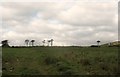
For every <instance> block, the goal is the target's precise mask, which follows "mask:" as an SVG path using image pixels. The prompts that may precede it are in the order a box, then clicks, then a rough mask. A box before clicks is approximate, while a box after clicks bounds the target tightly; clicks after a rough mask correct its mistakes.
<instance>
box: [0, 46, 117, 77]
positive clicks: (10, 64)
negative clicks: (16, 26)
mask: <svg viewBox="0 0 120 77" xmlns="http://www.w3.org/2000/svg"><path fill="white" fill-rule="evenodd" d="M2 51H3V52H2V56H3V75H116V74H118V71H117V68H118V48H117V47H100V48H97V47H95V48H92V47H83V48H81V47H32V48H3V50H2Z"/></svg>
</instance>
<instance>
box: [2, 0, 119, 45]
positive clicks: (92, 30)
mask: <svg viewBox="0 0 120 77" xmlns="http://www.w3.org/2000/svg"><path fill="white" fill-rule="evenodd" d="M0 10H1V12H0V15H2V19H1V20H0V33H1V35H2V37H1V38H0V41H2V40H5V39H7V40H9V44H10V45H25V40H26V39H29V40H35V45H43V44H42V41H43V40H50V39H54V42H53V45H54V46H68V45H74V46H76V45H77V46H84V45H93V44H97V42H96V41H97V40H100V41H101V44H104V43H108V42H112V41H116V40H118V3H117V2H116V1H107V0H106V1H102V2H100V1H93V2H92V1H91V2H90V1H86V2H79V1H78V2H76V1H62V2H58V1H51V2H50V1H48V2H47V1H46V2H44V1H41V2H24V1H23V2H9V1H8V2H2V3H1V4H0ZM46 45H47V42H46Z"/></svg>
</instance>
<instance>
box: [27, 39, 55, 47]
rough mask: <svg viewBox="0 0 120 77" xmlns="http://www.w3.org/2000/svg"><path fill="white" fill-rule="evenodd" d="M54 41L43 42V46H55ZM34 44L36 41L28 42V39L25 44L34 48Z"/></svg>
mask: <svg viewBox="0 0 120 77" xmlns="http://www.w3.org/2000/svg"><path fill="white" fill-rule="evenodd" d="M53 41H54V40H53V39H50V40H43V41H42V43H43V46H45V44H46V43H47V46H50V45H51V46H53ZM34 42H35V40H31V41H30V40H28V39H26V40H25V44H26V46H34Z"/></svg>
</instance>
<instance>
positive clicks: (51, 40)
mask: <svg viewBox="0 0 120 77" xmlns="http://www.w3.org/2000/svg"><path fill="white" fill-rule="evenodd" d="M53 41H54V40H53V39H50V40H43V41H42V43H43V46H45V44H46V43H48V46H50V45H51V46H53Z"/></svg>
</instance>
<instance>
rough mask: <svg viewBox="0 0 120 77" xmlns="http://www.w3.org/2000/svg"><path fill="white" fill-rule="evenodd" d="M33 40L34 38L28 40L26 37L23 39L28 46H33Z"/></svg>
mask: <svg viewBox="0 0 120 77" xmlns="http://www.w3.org/2000/svg"><path fill="white" fill-rule="evenodd" d="M34 42H35V40H31V41H30V40H28V39H26V40H25V43H26V45H27V46H29V45H32V46H34Z"/></svg>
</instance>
